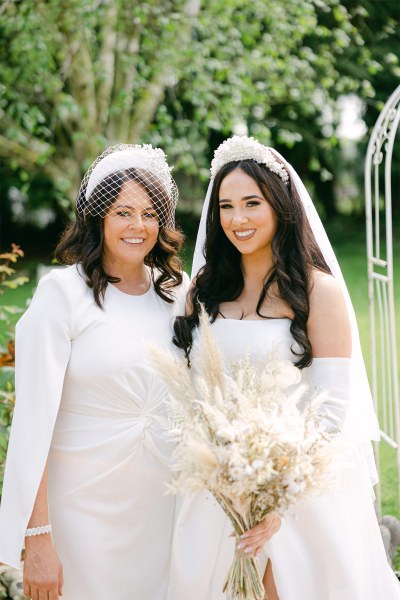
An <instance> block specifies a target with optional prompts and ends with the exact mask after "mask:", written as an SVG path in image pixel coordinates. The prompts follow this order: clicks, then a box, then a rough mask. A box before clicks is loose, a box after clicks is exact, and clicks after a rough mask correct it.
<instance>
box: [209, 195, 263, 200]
mask: <svg viewBox="0 0 400 600" xmlns="http://www.w3.org/2000/svg"><path fill="white" fill-rule="evenodd" d="M252 198H258V199H259V200H265V198H263V197H262V196H259V195H258V194H251V196H243V198H241V199H240V200H242V201H243V200H251V199H252ZM218 202H232V200H230V199H229V198H220V200H219V201H218Z"/></svg>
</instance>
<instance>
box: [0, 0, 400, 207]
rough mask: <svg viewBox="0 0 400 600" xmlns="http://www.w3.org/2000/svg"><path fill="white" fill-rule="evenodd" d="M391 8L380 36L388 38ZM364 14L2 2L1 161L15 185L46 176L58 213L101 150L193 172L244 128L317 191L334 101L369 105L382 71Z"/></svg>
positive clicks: (330, 1)
mask: <svg viewBox="0 0 400 600" xmlns="http://www.w3.org/2000/svg"><path fill="white" fill-rule="evenodd" d="M389 1H390V0H383V2H382V3H383V4H386V5H387V6H386V8H387V10H386V12H385V15H384V17H383V18H382V19H381V21H380V22H379V28H380V29H379V30H380V32H381V34H382V35H384V36H385V35H386V39H387V40H389V41H390V40H392V38H393V36H396V35H398V34H397V33H396V31H395V32H394V33H393V32H389V30H388V27H389V25H388V23H389V21H390V20H391V21H393V13H394V10H392V9H391V8H390V6H389ZM382 3H381V4H382ZM364 4H371V5H373V4H374V2H369V3H368V2H365V1H364V0H354V1H350V0H286V1H285V2H277V1H276V0H252V2H243V0H202V1H201V0H163V1H162V2H161V0H149V1H146V2H141V3H137V2H134V1H133V0H114V1H111V0H95V1H93V0H68V1H66V0H19V1H11V0H5V1H4V2H3V4H2V7H1V8H0V40H1V41H0V50H1V56H2V59H1V62H0V78H1V84H0V93H1V100H0V158H2V159H3V160H4V161H6V162H7V164H8V165H11V166H12V167H15V168H17V169H19V170H20V171H22V172H25V174H26V175H25V178H27V179H31V178H32V177H33V176H34V175H35V174H37V173H39V172H40V173H42V174H44V175H45V176H46V177H48V178H49V180H50V181H51V182H52V184H53V187H54V191H55V194H56V195H57V197H58V199H59V201H60V202H61V203H64V205H65V206H67V205H70V203H71V201H72V199H73V197H74V195H75V193H76V190H77V188H78V185H79V181H80V178H81V176H82V172H83V170H84V169H85V168H86V167H87V166H88V163H90V162H91V160H92V159H93V158H94V157H95V156H96V155H97V154H98V153H99V152H100V151H102V150H103V149H104V148H105V147H106V146H107V145H109V144H111V143H116V142H130V143H135V142H143V141H150V142H152V143H154V144H157V145H161V146H163V147H164V148H165V149H166V151H167V153H168V155H169V159H170V160H171V161H172V162H173V163H175V164H176V165H177V167H178V169H180V170H182V171H184V172H186V173H189V174H194V175H198V174H202V172H204V169H205V168H206V167H207V165H208V162H209V159H210V148H212V147H213V146H215V144H216V143H218V142H219V141H220V139H222V138H223V137H225V136H226V135H229V134H230V133H231V132H232V131H233V130H234V129H235V127H237V126H238V124H241V123H242V124H245V125H246V126H247V127H248V129H249V131H250V133H252V134H254V135H256V136H257V137H258V138H259V139H260V140H261V141H263V142H266V143H273V144H275V145H277V146H278V147H285V148H289V151H290V149H292V153H293V156H296V154H297V158H298V159H299V163H300V164H304V168H305V169H306V168H307V169H309V168H311V169H314V171H315V173H316V174H317V177H316V180H317V181H321V180H322V181H323V182H324V181H325V182H327V181H329V180H330V179H331V171H332V166H333V164H334V162H335V151H336V148H337V146H338V140H337V138H336V136H335V124H336V121H337V115H336V107H335V100H336V99H337V97H338V96H339V95H341V94H346V93H349V92H355V93H357V94H360V95H362V96H363V97H366V98H372V97H374V94H375V90H374V87H373V85H372V84H371V78H370V77H369V75H371V73H372V72H373V71H374V70H375V71H376V70H379V69H380V70H382V69H383V68H386V67H387V64H386V63H385V65H384V64H383V63H384V62H385V61H386V62H387V59H386V57H385V56H384V55H380V57H379V60H381V62H382V64H381V63H379V62H378V61H377V59H376V56H375V55H374V53H373V52H372V51H371V49H370V47H368V46H366V44H365V41H364V33H365V31H367V30H368V27H371V26H372V23H371V22H370V21H368V19H369V18H370V16H369V15H370V13H369V12H368V10H371V11H372V12H373V13H374V14H375V13H376V8H375V7H373V8H370V7H369V6H366V7H364ZM389 29H390V27H389ZM384 32H386V33H384ZM371 42H372V40H371ZM393 56H394V54H393ZM393 56H392V57H391V59H390V61H391V62H390V65H391V68H392V71H393V69H394V68H397V69H398V61H397V59H396V58H395V57H394V58H393ZM390 65H389V66H390Z"/></svg>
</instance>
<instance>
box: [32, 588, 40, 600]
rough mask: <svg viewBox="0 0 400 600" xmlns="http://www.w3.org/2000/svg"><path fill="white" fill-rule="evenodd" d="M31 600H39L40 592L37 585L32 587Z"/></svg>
mask: <svg viewBox="0 0 400 600" xmlns="http://www.w3.org/2000/svg"><path fill="white" fill-rule="evenodd" d="M31 599H32V600H39V590H38V589H37V587H36V586H35V585H31Z"/></svg>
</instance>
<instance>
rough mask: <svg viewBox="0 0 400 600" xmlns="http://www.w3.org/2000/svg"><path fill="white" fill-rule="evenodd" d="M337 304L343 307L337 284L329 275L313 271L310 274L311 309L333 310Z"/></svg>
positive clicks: (341, 295) (339, 288)
mask: <svg viewBox="0 0 400 600" xmlns="http://www.w3.org/2000/svg"><path fill="white" fill-rule="evenodd" d="M337 303H339V305H342V306H343V307H344V298H343V294H342V290H341V287H340V284H339V282H338V281H337V280H336V279H335V278H334V277H333V275H331V274H330V273H324V272H323V271H319V270H318V269H313V270H312V271H311V273H310V305H311V308H317V309H318V308H322V307H325V308H334V307H335V306H336V305H337Z"/></svg>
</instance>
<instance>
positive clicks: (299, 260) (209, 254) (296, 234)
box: [174, 160, 330, 368]
mask: <svg viewBox="0 0 400 600" xmlns="http://www.w3.org/2000/svg"><path fill="white" fill-rule="evenodd" d="M234 169H241V170H242V171H243V172H244V173H246V174H247V175H249V176H250V177H251V178H252V179H254V181H255V182H256V183H257V185H258V187H259V188H260V190H261V192H262V194H263V196H264V198H265V200H266V201H267V202H269V204H270V205H271V207H272V208H273V210H274V212H275V215H276V219H277V229H276V233H275V235H274V237H273V240H272V245H271V247H272V257H273V267H272V269H271V270H270V272H269V273H268V277H267V280H266V282H265V283H264V286H263V289H262V292H261V294H260V297H259V299H258V303H257V309H256V312H257V314H258V315H259V316H260V317H264V315H262V314H261V312H260V309H261V306H262V305H263V302H264V300H265V298H266V296H267V294H268V291H269V289H270V287H271V285H272V284H276V286H277V289H278V293H279V296H280V297H281V298H282V300H283V301H284V302H285V303H286V304H287V306H288V307H290V309H291V310H292V312H293V315H294V318H293V320H292V323H291V326H290V331H291V334H292V336H293V339H294V340H295V342H297V344H298V346H299V351H298V352H297V351H295V350H293V348H292V352H293V354H295V355H296V356H297V357H298V359H297V361H296V365H297V366H298V367H300V368H304V367H306V366H308V365H310V364H311V361H312V349H311V342H310V340H309V338H308V335H307V321H308V316H309V312H310V304H309V293H310V271H311V269H312V268H316V269H319V270H321V271H324V272H326V273H329V272H330V271H329V268H328V265H327V264H326V262H325V260H324V258H323V256H322V253H321V251H320V249H319V247H318V245H317V243H316V241H315V238H314V235H313V233H312V231H311V228H310V226H309V223H308V220H307V217H306V215H305V212H304V208H303V205H302V202H301V200H300V198H299V196H298V193H297V191H296V189H295V188H294V186H293V184H292V183H291V181H289V182H288V184H284V183H283V181H282V180H281V178H280V177H279V176H278V175H277V174H275V173H273V172H271V171H270V170H269V169H268V167H266V166H265V165H262V164H258V163H256V162H255V161H253V160H241V161H235V162H231V163H228V164H226V165H224V166H223V167H222V168H221V169H220V171H219V172H218V173H217V175H216V176H215V179H214V184H213V188H212V191H211V197H210V206H209V210H208V214H207V225H206V227H207V229H206V231H207V233H206V243H205V265H204V267H203V268H202V269H201V270H200V272H199V274H198V275H197V277H196V279H195V281H194V283H193V287H192V289H191V291H190V297H189V303H188V304H189V305H190V307H191V310H190V313H189V314H188V315H187V316H185V317H178V318H177V319H176V320H175V323H174V331H175V335H174V343H175V344H176V345H177V346H178V347H179V348H182V349H183V350H184V352H185V356H186V359H187V360H188V363H189V364H190V350H191V347H192V333H193V329H194V328H195V327H196V326H198V324H199V314H200V308H201V304H203V305H204V307H205V310H206V311H207V313H208V314H209V315H210V317H211V320H212V321H214V320H215V319H216V318H217V316H218V314H219V307H220V304H221V303H223V302H232V301H234V300H236V299H237V298H238V297H239V296H240V294H241V293H242V291H243V287H244V278H243V271H242V268H241V254H240V252H239V250H237V248H235V246H234V245H233V244H232V243H231V242H230V241H229V239H228V238H227V236H226V235H225V233H224V231H223V229H222V227H221V222H220V213H219V210H220V209H219V203H218V200H219V190H220V186H221V183H222V181H223V179H224V178H225V177H226V176H227V175H228V173H231V172H232V171H233V170H234ZM266 275H267V273H266Z"/></svg>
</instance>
